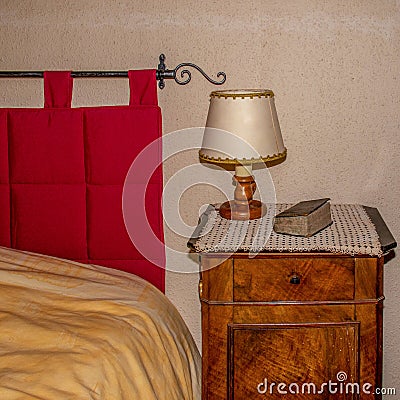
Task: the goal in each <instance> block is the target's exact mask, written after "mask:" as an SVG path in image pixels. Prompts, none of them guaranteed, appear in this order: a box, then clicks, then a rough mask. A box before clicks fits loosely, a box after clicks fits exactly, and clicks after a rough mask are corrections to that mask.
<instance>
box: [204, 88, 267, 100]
mask: <svg viewBox="0 0 400 400" xmlns="http://www.w3.org/2000/svg"><path fill="white" fill-rule="evenodd" d="M210 97H211V98H218V99H222V98H223V99H228V98H231V99H244V98H250V99H253V98H258V99H261V98H262V97H267V98H268V97H274V92H273V91H272V90H265V91H264V92H258V93H256V92H254V93H251V92H248V93H228V92H226V91H223V90H219V91H218V90H217V91H214V92H211V93H210Z"/></svg>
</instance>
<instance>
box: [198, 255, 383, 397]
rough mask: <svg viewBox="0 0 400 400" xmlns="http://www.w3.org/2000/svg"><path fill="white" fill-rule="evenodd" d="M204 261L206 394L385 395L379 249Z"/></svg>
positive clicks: (276, 395)
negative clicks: (370, 253)
mask: <svg viewBox="0 0 400 400" xmlns="http://www.w3.org/2000/svg"><path fill="white" fill-rule="evenodd" d="M213 265H217V266H215V267H214V268H210V266H213ZM201 266H202V272H201V285H200V298H201V302H202V334H203V400H206V399H207V400H219V399H221V400H226V399H236V400H246V399H267V398H268V399H282V398H284V399H311V398H312V399H375V398H380V397H378V396H376V397H375V396H374V395H373V389H374V387H380V386H381V383H382V382H381V374H382V368H381V361H382V300H383V293H382V291H383V288H382V270H383V268H382V267H383V259H381V258H374V257H358V258H356V257H350V256H338V255H333V254H329V253H320V254H316V253H314V254H307V253H296V254H292V253H291V254H287V253H286V254H282V253H279V254H276V253H273V254H267V253H266V254H262V255H258V256H257V257H256V258H249V257H247V256H246V255H244V254H234V255H233V256H232V257H231V258H229V259H225V260H224V259H223V258H220V259H218V256H212V255H207V256H204V255H203V256H202V257H201Z"/></svg>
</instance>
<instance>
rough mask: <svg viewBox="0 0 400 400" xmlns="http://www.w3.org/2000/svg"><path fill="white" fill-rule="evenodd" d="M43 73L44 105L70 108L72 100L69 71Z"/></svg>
mask: <svg viewBox="0 0 400 400" xmlns="http://www.w3.org/2000/svg"><path fill="white" fill-rule="evenodd" d="M43 75H44V107H45V108H70V107H71V101H72V85H73V80H72V78H71V72H70V71H45V73H44V74H43Z"/></svg>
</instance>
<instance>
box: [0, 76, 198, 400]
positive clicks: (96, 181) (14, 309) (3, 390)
mask: <svg viewBox="0 0 400 400" xmlns="http://www.w3.org/2000/svg"><path fill="white" fill-rule="evenodd" d="M72 83H73V79H72V78H71V74H70V73H68V72H49V73H45V74H44V95H45V100H44V108H43V109H2V110H0V327H1V329H0V399H2V400H14V399H41V400H50V399H51V400H54V399H115V400H119V399H145V400H152V399H158V400H160V399H168V400H170V399H174V400H179V399H185V400H190V399H199V398H200V380H201V379H200V364H201V363H200V355H199V352H198V350H197V348H196V345H195V343H194V341H193V339H192V337H191V335H190V333H189V331H188V329H187V327H186V325H185V323H184V322H183V320H182V318H181V317H180V315H179V313H178V312H177V310H176V309H175V307H174V306H173V305H172V304H171V303H170V302H169V301H168V299H167V298H166V297H165V295H164V294H163V293H162V292H163V291H164V288H165V285H164V281H165V254H164V252H163V250H162V248H163V246H158V247H157V250H155V252H154V254H153V257H152V259H151V260H148V259H147V258H146V257H144V256H143V255H142V254H141V252H140V251H139V250H138V249H137V248H136V247H135V245H134V243H132V241H131V240H130V237H129V233H128V232H127V231H126V228H125V223H124V219H123V212H122V209H121V207H122V193H123V190H124V184H125V185H126V182H125V177H126V175H127V172H128V169H129V167H130V165H131V164H132V161H133V160H134V159H135V157H136V156H137V155H138V154H139V153H140V152H141V151H142V150H143V149H144V148H145V147H146V146H148V145H149V144H150V143H152V142H154V141H157V140H158V139H160V135H161V111H160V109H159V107H158V104H157V89H156V76H155V71H151V70H147V71H129V83H130V92H131V97H130V99H131V100H130V104H129V105H128V106H114V107H113V106H110V107H92V108H90V107H85V108H71V98H72ZM159 142H160V140H159ZM161 154H162V153H161V148H159V149H158V152H157V154H155V158H156V159H155V160H154V163H155V165H157V166H158V167H157V168H156V169H155V171H154V173H153V175H152V176H151V177H150V180H149V181H147V180H146V179H144V181H143V182H134V183H132V185H133V186H134V185H136V186H134V187H135V188H136V187H140V188H143V187H144V186H145V187H146V191H145V194H144V196H145V198H146V200H145V211H146V215H148V220H149V224H150V226H151V227H152V229H153V232H154V234H155V237H156V238H157V240H159V241H160V242H162V241H163V228H162V213H161V193H162V185H163V180H162V163H161ZM128 183H129V182H128ZM137 229H139V230H140V229H142V227H141V226H137Z"/></svg>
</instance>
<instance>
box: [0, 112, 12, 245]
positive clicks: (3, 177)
mask: <svg viewBox="0 0 400 400" xmlns="http://www.w3.org/2000/svg"><path fill="white" fill-rule="evenodd" d="M8 180H9V171H8V132H7V112H6V111H5V110H0V246H7V247H9V246H11V238H10V187H9V184H8Z"/></svg>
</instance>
